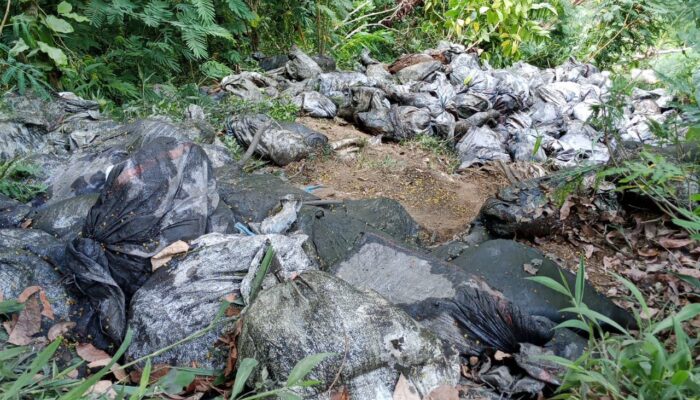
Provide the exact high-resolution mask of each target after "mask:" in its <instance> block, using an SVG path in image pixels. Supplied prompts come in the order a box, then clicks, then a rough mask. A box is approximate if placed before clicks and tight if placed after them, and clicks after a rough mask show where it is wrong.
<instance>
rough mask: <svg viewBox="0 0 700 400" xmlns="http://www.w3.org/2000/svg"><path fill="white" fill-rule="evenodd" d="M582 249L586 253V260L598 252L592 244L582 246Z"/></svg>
mask: <svg viewBox="0 0 700 400" xmlns="http://www.w3.org/2000/svg"><path fill="white" fill-rule="evenodd" d="M584 249H585V251H586V258H591V256H593V253H594V252H596V251H598V248H597V247H595V246H593V245H592V244H587V245H586V246H584Z"/></svg>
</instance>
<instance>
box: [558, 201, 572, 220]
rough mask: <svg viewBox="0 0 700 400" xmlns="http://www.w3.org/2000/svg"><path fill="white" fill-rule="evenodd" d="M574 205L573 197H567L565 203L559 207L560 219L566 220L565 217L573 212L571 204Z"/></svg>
mask: <svg viewBox="0 0 700 400" xmlns="http://www.w3.org/2000/svg"><path fill="white" fill-rule="evenodd" d="M573 205H574V202H573V201H571V199H568V198H567V199H566V200H565V201H564V204H563V205H562V206H561V208H560V209H559V220H561V221H564V220H565V219H567V218H569V214H570V213H571V206H573Z"/></svg>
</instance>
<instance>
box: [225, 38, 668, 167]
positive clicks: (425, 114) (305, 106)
mask: <svg viewBox="0 0 700 400" xmlns="http://www.w3.org/2000/svg"><path fill="white" fill-rule="evenodd" d="M272 61H274V62H272ZM282 61H285V59H284V58H282V59H280V58H275V59H274V60H271V59H263V60H262V61H261V66H262V67H263V68H266V69H268V70H267V71H266V72H265V73H264V74H261V73H251V72H242V73H240V74H235V75H231V76H228V77H226V78H224V79H223V80H222V81H221V85H220V86H221V89H222V90H224V91H226V92H228V93H230V94H232V95H234V96H237V97H239V98H241V99H244V100H250V101H257V100H260V99H262V98H265V97H272V98H286V99H289V100H291V101H292V102H293V103H295V104H296V105H298V106H299V107H300V109H301V110H302V112H303V113H306V114H308V115H310V116H312V117H317V118H333V117H336V116H337V117H341V118H344V119H346V120H347V121H349V122H351V123H353V124H355V125H356V126H357V127H358V128H360V129H361V130H363V131H364V132H366V133H369V134H372V135H380V136H382V137H383V138H386V139H388V140H404V139H410V138H413V137H415V136H417V135H431V136H437V137H439V138H443V139H448V140H450V141H451V142H452V143H453V144H454V146H455V149H456V151H457V152H458V153H459V156H460V160H461V165H460V168H462V169H463V168H468V167H470V166H473V165H475V164H483V163H486V162H489V161H506V162H507V161H537V162H545V161H550V162H551V164H552V165H553V166H555V167H559V168H565V167H571V166H575V165H580V164H586V163H589V164H590V163H597V164H600V163H605V162H607V161H608V160H609V158H610V154H609V151H610V150H611V149H614V148H615V147H616V146H617V145H618V144H617V143H615V142H614V140H612V139H611V138H607V139H608V140H609V143H608V145H606V144H604V143H603V140H604V139H605V138H604V137H603V133H602V132H600V131H598V130H596V129H595V128H594V127H593V126H592V124H591V122H592V119H593V118H594V117H595V116H596V109H597V108H598V107H599V106H601V105H602V104H603V103H604V102H606V101H607V100H609V98H610V95H611V94H610V91H611V88H612V85H613V81H612V79H611V74H610V72H607V71H599V70H598V69H597V68H596V67H594V66H593V65H590V64H583V63H579V62H577V61H575V60H571V61H568V62H566V63H564V64H563V65H561V66H559V67H556V68H549V69H539V68H537V67H534V66H532V65H529V64H527V63H524V62H519V63H516V64H514V65H513V66H511V67H509V68H505V69H494V68H492V67H491V66H490V65H489V64H488V63H486V62H482V61H480V60H479V57H478V56H477V54H476V53H473V52H469V51H467V49H465V47H463V46H461V45H455V44H451V43H441V44H440V45H439V46H438V47H437V48H436V49H432V50H427V51H425V52H424V53H421V54H411V55H408V56H404V57H402V58H401V59H399V60H397V61H396V62H394V63H393V64H391V65H385V64H382V63H380V62H378V61H376V60H374V59H372V58H371V57H370V55H369V54H368V53H365V54H363V57H362V58H361V62H362V65H361V72H359V71H352V72H346V71H331V72H324V69H323V68H321V67H320V66H319V65H318V64H317V63H316V62H315V61H314V59H312V58H311V57H309V56H308V55H306V54H304V53H303V52H302V51H300V50H299V49H296V48H295V49H293V50H292V52H291V53H290V55H289V57H288V58H287V59H286V61H285V62H282ZM671 101H672V96H670V95H669V94H668V93H667V92H666V91H665V90H664V89H654V90H642V89H638V88H635V89H634V90H633V91H632V94H631V95H630V96H628V101H627V106H626V107H625V108H624V112H623V115H622V116H621V118H620V119H619V121H618V122H617V126H616V127H615V128H617V129H618V131H619V133H620V137H621V139H622V140H623V141H633V142H641V143H651V144H653V143H654V142H655V138H654V136H653V135H652V132H651V129H650V127H649V121H653V122H657V123H663V122H664V121H667V120H670V119H671V120H672V119H673V118H677V112H676V111H675V110H674V109H673V108H672V107H671ZM228 129H229V133H230V134H232V135H235V136H236V137H237V138H240V137H242V136H250V135H251V134H252V133H253V132H254V130H255V128H254V127H245V126H240V125H237V126H236V125H233V126H229V127H228ZM246 142H249V141H246ZM267 153H268V150H267V146H259V154H261V155H264V156H267V155H268V154H267ZM271 158H272V160H273V161H275V162H276V163H278V164H280V165H283V164H285V163H286V162H285V161H284V160H283V161H282V162H279V161H278V160H277V159H275V157H271Z"/></svg>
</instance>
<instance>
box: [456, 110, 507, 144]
mask: <svg viewBox="0 0 700 400" xmlns="http://www.w3.org/2000/svg"><path fill="white" fill-rule="evenodd" d="M500 116H501V113H499V112H498V111H496V110H488V111H482V112H478V113H475V114H473V115H472V116H470V117H469V118H467V119H460V120H458V121H457V124H456V125H455V137H457V138H461V137H462V136H464V135H466V134H467V132H469V130H470V129H472V128H479V127H481V126H483V125H485V124H488V123H491V122H495V121H497V120H498V118H499V117H500Z"/></svg>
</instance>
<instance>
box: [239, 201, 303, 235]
mask: <svg viewBox="0 0 700 400" xmlns="http://www.w3.org/2000/svg"><path fill="white" fill-rule="evenodd" d="M280 202H281V203H282V209H281V210H279V212H277V213H276V214H275V215H270V216H269V217H267V218H265V219H264V220H263V221H262V222H261V223H259V224H258V223H252V222H251V223H250V226H251V228H253V229H255V230H256V231H257V233H258V234H262V235H269V234H284V233H286V232H287V231H288V230H289V228H291V227H292V225H293V224H294V223H295V222H296V220H297V213H298V212H299V209H300V208H301V199H299V198H295V197H294V195H287V196H285V197H284V198H282V199H281V200H280Z"/></svg>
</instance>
